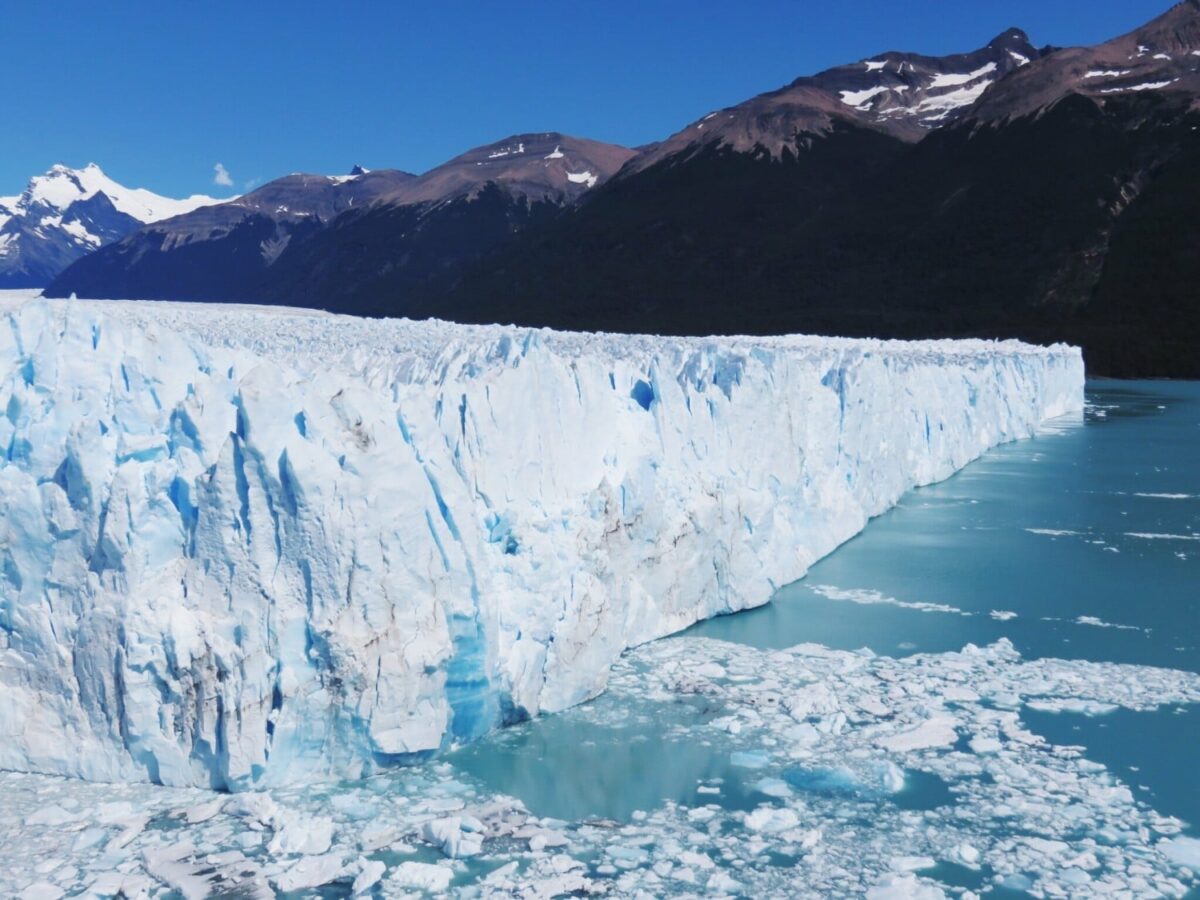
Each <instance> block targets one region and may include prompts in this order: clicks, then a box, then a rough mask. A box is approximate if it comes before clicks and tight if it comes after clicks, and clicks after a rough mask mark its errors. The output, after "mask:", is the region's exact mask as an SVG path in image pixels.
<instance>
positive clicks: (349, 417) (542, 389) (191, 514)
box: [0, 300, 1083, 789]
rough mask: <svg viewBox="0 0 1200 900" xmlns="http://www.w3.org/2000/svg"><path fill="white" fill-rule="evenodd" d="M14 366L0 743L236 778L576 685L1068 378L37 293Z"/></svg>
mask: <svg viewBox="0 0 1200 900" xmlns="http://www.w3.org/2000/svg"><path fill="white" fill-rule="evenodd" d="M0 385H3V387H2V392H3V409H4V415H3V416H0V447H3V448H4V452H3V454H2V455H0V505H2V508H3V509H4V510H5V515H4V517H3V518H2V519H0V768H10V769H18V770H22V771H30V772H43V773H56V774H64V775H73V776H82V777H85V778H89V779H95V780H148V781H156V782H162V783H166V784H174V785H198V786H205V787H216V788H230V789H244V788H248V787H250V786H254V785H259V784H272V783H276V784H277V783H281V782H293V783H294V782H300V781H309V780H312V779H314V778H326V777H356V776H361V775H364V774H368V773H370V772H373V771H376V770H378V769H380V768H383V767H386V766H390V765H395V764H399V763H405V762H410V761H414V760H417V759H421V758H423V757H424V756H426V755H428V754H429V753H432V752H435V751H437V750H439V749H441V748H444V747H447V746H449V745H451V744H453V743H458V742H462V741H467V740H470V739H472V738H474V737H477V736H479V735H481V734H482V733H484V732H486V731H488V730H489V729H491V728H494V727H496V726H498V725H502V724H505V723H508V722H512V721H515V720H518V719H520V718H522V717H524V716H529V715H536V714H537V713H539V712H554V711H557V710H562V709H565V708H566V707H569V706H571V705H573V704H577V703H579V702H581V701H583V700H586V699H588V698H590V697H594V696H595V695H596V694H598V693H599V692H601V691H602V690H603V689H604V687H605V684H606V680H607V677H608V672H609V668H610V666H611V665H612V663H613V661H614V660H615V659H616V658H617V657H618V656H619V655H620V653H621V652H622V651H623V650H625V649H626V648H628V647H630V646H633V645H636V644H641V643H644V642H646V641H650V640H653V639H655V638H658V637H661V636H664V635H666V634H669V633H672V632H675V631H678V630H680V629H683V628H685V627H687V626H688V625H690V624H692V623H693V622H695V621H697V620H698V619H701V618H704V617H707V616H712V615H716V614H719V613H726V612H732V611H736V610H740V609H745V608H748V607H752V606H756V605H760V604H763V603H765V602H767V601H768V600H769V598H770V597H771V595H772V594H773V593H774V591H775V590H776V589H777V588H778V587H780V586H782V585H784V584H786V583H788V582H790V581H793V580H795V579H796V578H798V577H800V576H801V575H803V574H804V572H805V571H806V570H807V568H808V567H809V566H810V565H811V564H812V563H813V562H814V561H815V560H816V559H818V558H819V557H821V556H823V555H824V554H826V553H828V552H830V551H831V550H832V549H833V548H834V547H836V546H837V545H838V544H839V543H841V542H842V541H844V540H846V539H848V538H849V537H851V536H853V535H854V534H855V533H857V532H858V531H859V530H861V529H862V527H863V526H864V525H865V523H866V521H867V520H868V518H869V517H871V516H873V515H877V514H879V513H881V512H883V511H885V510H886V509H888V508H889V507H890V506H892V505H893V504H894V503H895V502H896V501H897V499H898V498H899V497H900V496H901V494H902V493H903V492H904V491H905V490H907V489H909V488H911V487H912V486H914V485H917V484H924V483H929V482H932V481H936V480H938V479H941V478H945V477H947V476H948V475H950V474H952V473H953V472H954V471H956V470H957V469H958V468H960V467H961V466H963V465H965V464H966V463H967V462H969V461H970V460H972V459H974V458H975V457H977V456H978V455H979V454H980V453H982V452H984V451H985V450H986V449H988V448H989V447H991V446H994V445H995V444H997V443H999V442H1002V441H1007V440H1013V439H1017V438H1022V437H1027V436H1029V435H1030V434H1032V432H1033V430H1034V429H1035V428H1036V427H1037V426H1038V424H1039V423H1040V422H1041V421H1042V420H1043V419H1046V418H1048V417H1052V416H1057V415H1061V414H1064V413H1068V412H1072V411H1078V410H1080V409H1081V408H1082V390H1083V365H1082V361H1081V357H1080V354H1079V352H1078V351H1077V350H1075V349H1072V348H1067V347H1061V346H1059V347H1054V348H1035V347H1030V346H1027V345H1022V344H1019V343H1016V342H1005V343H992V342H984V341H963V342H917V343H887V342H879V341H866V340H838V339H825V338H806V337H782V338H753V339H751V338H720V339H683V338H652V337H636V336H632V337H631V336H617V335H611V336H609V335H584V334H560V333H554V332H549V331H536V330H528V329H517V328H502V327H466V326H455V325H450V324H445V323H438V322H426V323H412V322H406V321H386V320H385V321H370V320H360V319H353V318H347V317H332V316H326V315H323V314H320V313H306V312H301V311H281V310H271V311H267V310H264V309H256V308H236V307H217V306H205V305H199V306H192V305H188V304H154V303H134V302H109V303H85V302H49V301H41V300H23V301H17V302H13V303H9V304H8V309H7V311H6V313H5V315H4V321H3V323H2V324H0Z"/></svg>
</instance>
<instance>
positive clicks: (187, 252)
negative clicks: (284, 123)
mask: <svg viewBox="0 0 1200 900" xmlns="http://www.w3.org/2000/svg"><path fill="white" fill-rule="evenodd" d="M356 170H357V173H356V174H350V175H305V174H292V175H286V176H284V177H283V178H277V179H276V180H274V181H271V182H268V183H267V184H264V185H263V186H262V187H260V188H258V189H257V190H254V191H251V192H250V193H248V194H245V195H243V196H241V197H236V198H234V199H233V200H230V201H228V202H225V203H219V204H216V205H214V206H205V207H202V208H200V209H196V210H194V211H193V212H190V213H188V214H186V215H182V216H177V217H175V218H173V219H170V220H167V221H162V222H155V223H152V224H150V225H148V226H146V227H144V228H140V229H139V230H137V231H133V232H132V233H130V234H128V235H127V236H125V237H124V238H123V239H122V240H120V241H117V242H115V243H113V244H110V245H108V246H106V247H104V248H103V249H101V250H99V251H97V252H95V253H92V254H90V255H89V256H87V257H85V258H83V259H80V260H79V261H78V262H77V263H75V265H73V266H71V267H70V268H68V269H67V270H66V271H65V272H63V273H62V274H61V275H60V276H59V277H58V278H56V279H55V280H54V281H53V282H52V283H51V284H50V285H49V286H48V287H47V288H46V293H47V295H48V296H52V297H53V296H63V297H65V296H69V295H70V294H71V293H77V294H79V295H80V296H87V297H103V298H120V297H128V298H133V299H137V298H151V299H171V300H229V299H238V298H242V299H245V294H244V291H245V289H246V286H247V285H251V284H256V283H257V282H258V281H260V280H261V279H262V278H263V277H264V274H265V273H266V272H267V270H268V269H269V268H270V267H271V265H272V264H273V263H274V262H275V261H276V260H277V259H278V258H279V256H280V254H282V253H283V252H284V250H285V249H286V248H287V247H288V245H289V244H290V243H291V242H292V241H293V240H297V239H302V238H304V237H305V236H307V235H309V234H311V233H312V232H314V231H318V230H320V229H321V228H324V227H325V226H326V225H327V224H328V223H329V222H330V221H332V220H333V219H334V218H336V217H337V216H338V215H339V214H340V213H343V212H345V211H347V210H349V209H353V208H355V207H356V206H359V207H361V206H365V205H368V204H370V203H372V202H373V201H375V200H377V199H379V198H380V197H383V196H385V195H387V194H389V193H391V192H393V191H394V190H396V189H397V188H398V187H400V186H401V185H403V184H404V183H405V182H407V181H410V180H412V179H413V177H414V176H412V175H410V174H408V173H407V172H400V171H397V170H394V169H384V170H377V171H367V170H365V169H362V167H356Z"/></svg>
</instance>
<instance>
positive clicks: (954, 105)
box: [47, 0, 1200, 377]
mask: <svg viewBox="0 0 1200 900" xmlns="http://www.w3.org/2000/svg"><path fill="white" fill-rule="evenodd" d="M1198 104H1200V0H1185V2H1182V3H1179V4H1177V5H1176V6H1174V7H1172V8H1171V9H1169V10H1168V11H1167V12H1166V13H1165V14H1164V15H1162V16H1160V17H1159V18H1157V19H1155V20H1154V21H1152V22H1150V23H1148V24H1147V25H1145V26H1143V27H1142V28H1139V29H1137V30H1135V31H1134V32H1132V33H1130V34H1128V35H1124V36H1121V37H1118V38H1116V39H1114V40H1112V41H1109V42H1107V43H1104V44H1100V45H1097V46H1093V47H1082V48H1065V49H1063V48H1055V47H1036V46H1034V45H1033V44H1032V43H1031V42H1030V40H1029V38H1028V37H1027V36H1026V35H1025V34H1024V33H1023V32H1021V31H1020V30H1018V29H1012V30H1009V31H1006V32H1004V33H1003V34H1001V35H999V36H997V37H996V38H995V39H993V40H992V41H990V42H989V43H988V44H987V45H986V46H984V47H982V48H981V49H979V50H976V51H974V52H971V53H965V54H958V55H953V56H946V57H930V56H923V55H919V54H911V53H902V52H888V53H883V54H879V55H877V56H874V57H871V58H869V59H864V60H860V61H858V62H855V63H851V64H848V65H844V66H839V67H837V68H834V69H830V70H827V71H825V72H821V73H819V74H817V75H813V76H806V77H801V78H798V79H796V80H795V81H793V82H792V83H791V84H789V85H786V86H784V87H782V88H779V89H778V90H774V91H771V92H768V93H764V94H761V95H759V96H757V97H754V98H751V99H749V100H747V101H745V102H744V103H741V104H738V105H736V106H733V107H729V108H727V109H722V110H715V111H713V112H711V113H709V114H707V115H705V116H703V117H702V118H700V119H699V120H697V121H695V122H692V123H690V124H688V125H687V126H685V127H684V128H682V129H680V130H679V131H677V132H676V133H675V134H673V135H671V136H669V137H667V138H665V139H664V140H662V141H660V142H657V143H654V144H651V145H648V146H645V147H641V148H638V149H637V150H630V149H626V148H622V147H617V146H614V145H611V144H602V143H598V142H593V141H586V140H582V139H578V138H572V137H567V136H565V135H560V134H553V133H552V134H539V135H517V136H514V137H512V138H508V139H506V140H504V141H500V142H498V143H496V144H491V145H488V146H486V147H482V148H478V149H477V150H473V151H470V152H469V153H466V154H463V155H462V156H460V157H457V158H455V159H454V160H451V161H450V162H448V163H446V164H444V165H443V166H439V167H438V168H436V169H434V170H432V171H431V172H428V173H426V174H424V175H420V176H413V175H408V174H406V173H402V172H397V171H388V172H365V171H362V170H356V171H355V172H354V173H352V174H351V175H348V176H340V177H332V178H331V177H326V176H299V175H294V176H288V177H287V178H284V179H280V180H278V181H276V182H272V183H271V184H268V185H266V186H264V187H263V188H260V189H259V190H258V191H254V192H252V193H250V194H247V195H245V196H244V197H241V198H237V199H235V200H233V201H230V202H227V203H224V204H220V205H217V206H207V207H204V208H200V209H197V210H195V211H193V212H189V213H186V214H184V215H180V216H176V217H175V218H171V219H166V220H161V221H153V222H150V223H149V224H146V225H142V226H140V227H138V228H137V229H136V230H133V231H131V232H130V233H128V234H126V235H124V236H120V237H119V239H117V240H112V242H111V243H109V242H108V240H107V239H106V240H104V241H103V242H102V243H105V244H106V246H103V247H101V248H100V249H98V250H96V251H95V252H92V253H89V254H88V255H86V256H84V257H83V258H81V259H79V260H78V261H76V262H74V263H73V264H72V265H70V266H69V267H68V268H67V269H66V270H65V271H64V272H62V274H60V275H59V276H58V277H57V278H55V279H54V280H53V282H52V283H51V284H50V285H49V288H48V290H47V293H49V294H51V295H55V296H65V295H68V294H70V293H72V292H75V293H78V294H79V295H81V296H91V297H153V298H163V299H191V300H245V301H254V302H266V303H282V304H291V305H309V306H321V307H324V308H328V309H331V310H334V311H338V312H350V313H356V314H366V315H391V316H399V315H407V316H410V317H426V316H437V317H441V318H447V319H454V320H459V321H479V322H492V321H503V322H515V323H518V324H528V325H548V326H553V327H564V328H580V329H589V330H605V331H627V332H647V331H649V332H658V333H665V334H708V333H731V332H740V333H779V332H797V331H800V332H810V333H827V334H845V335H851V336H857V335H874V336H880V337H941V336H945V337H955V336H968V335H978V336H985V337H993V336H996V337H1009V336H1012V337H1021V338H1025V339H1030V340H1036V341H1053V340H1068V341H1072V342H1075V343H1080V344H1082V345H1083V347H1084V349H1085V352H1086V354H1087V358H1088V363H1089V366H1090V367H1091V369H1092V371H1093V372H1098V373H1107V374H1114V375H1149V376H1176V377H1197V376H1200V353H1197V352H1196V350H1197V346H1196V339H1195V335H1196V333H1197V328H1198V327H1200V300H1198V298H1197V296H1196V291H1195V285H1196V284H1197V283H1198V282H1200V249H1198V248H1200V226H1198V225H1197V223H1198V222H1200V218H1198V217H1197V212H1200V178H1197V176H1198V175H1200V131H1198V129H1200V112H1198V111H1197V105H1198ZM143 221H146V220H143Z"/></svg>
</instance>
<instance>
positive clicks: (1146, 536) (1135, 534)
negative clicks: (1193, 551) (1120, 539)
mask: <svg viewBox="0 0 1200 900" xmlns="http://www.w3.org/2000/svg"><path fill="white" fill-rule="evenodd" d="M1125 537H1131V538H1139V539H1141V540H1143V541H1200V534H1156V533H1153V532H1143V531H1127V532H1125Z"/></svg>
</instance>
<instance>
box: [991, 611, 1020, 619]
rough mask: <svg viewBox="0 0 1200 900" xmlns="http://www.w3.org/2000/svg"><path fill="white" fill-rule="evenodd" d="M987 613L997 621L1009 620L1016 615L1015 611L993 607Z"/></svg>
mask: <svg viewBox="0 0 1200 900" xmlns="http://www.w3.org/2000/svg"><path fill="white" fill-rule="evenodd" d="M989 615H991V617H992V618H993V619H995V620H996V621H998V622H1010V621H1012V620H1013V619H1015V618H1016V617H1017V614H1016V613H1015V612H1011V611H1009V610H1007V609H993V610H992V611H991V613H989Z"/></svg>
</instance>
